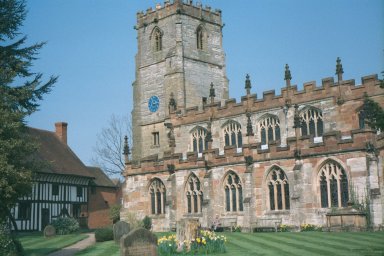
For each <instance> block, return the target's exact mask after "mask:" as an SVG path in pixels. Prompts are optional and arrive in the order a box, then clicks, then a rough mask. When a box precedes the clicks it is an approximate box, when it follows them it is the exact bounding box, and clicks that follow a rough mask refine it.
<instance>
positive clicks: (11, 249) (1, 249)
mask: <svg viewBox="0 0 384 256" xmlns="http://www.w3.org/2000/svg"><path fill="white" fill-rule="evenodd" d="M0 255H6V256H21V255H24V250H23V246H22V245H21V243H20V241H19V240H17V239H16V238H15V237H14V236H12V234H11V232H10V230H9V228H8V227H7V226H6V225H5V224H1V223H0Z"/></svg>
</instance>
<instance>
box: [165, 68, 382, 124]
mask: <svg viewBox="0 0 384 256" xmlns="http://www.w3.org/2000/svg"><path fill="white" fill-rule="evenodd" d="M379 84H380V80H379V79H378V76H377V74H375V75H369V76H364V77H362V78H361V84H360V85H356V84H355V80H354V79H351V80H343V81H340V83H337V82H334V79H333V78H332V77H327V78H324V79H322V85H321V86H317V85H316V82H315V81H310V82H306V83H304V84H303V89H302V90H298V88H297V85H292V86H290V87H289V88H288V87H284V88H282V89H281V93H280V95H276V93H275V90H269V91H265V92H263V97H262V98H257V95H256V94H250V95H246V96H243V97H241V101H240V102H236V99H228V100H223V101H220V102H219V101H216V102H214V103H210V104H204V106H203V108H201V107H200V108H199V107H198V106H195V107H190V108H188V109H186V110H185V111H184V112H183V113H182V112H180V111H179V112H177V111H173V112H171V113H170V118H171V119H172V120H174V126H178V125H182V124H187V123H191V122H196V121H201V120H208V118H209V117H211V116H212V115H213V116H214V117H215V118H226V117H230V116H234V115H241V114H245V112H247V111H248V112H251V113H253V112H257V111H263V110H267V109H274V108H275V109H280V108H283V107H284V106H285V105H286V103H287V101H286V99H287V98H289V99H290V104H291V105H295V104H297V105H303V104H310V103H311V102H316V101H320V100H323V99H325V98H332V99H334V102H336V100H337V98H338V95H339V94H340V93H341V94H342V95H343V100H344V101H350V100H358V99H361V100H362V99H363V96H364V94H365V93H367V95H368V96H369V97H374V96H379V95H384V90H383V89H382V88H380V86H379Z"/></svg>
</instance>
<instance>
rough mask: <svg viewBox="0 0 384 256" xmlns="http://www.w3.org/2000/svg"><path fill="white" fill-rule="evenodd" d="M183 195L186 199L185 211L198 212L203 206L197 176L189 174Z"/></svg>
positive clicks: (201, 192)
mask: <svg viewBox="0 0 384 256" xmlns="http://www.w3.org/2000/svg"><path fill="white" fill-rule="evenodd" d="M185 190H186V191H185V196H186V199H187V212H188V213H200V212H201V211H202V208H203V191H202V189H201V184H200V180H199V178H198V177H197V176H196V175H194V174H191V176H189V178H188V181H187V183H186V188H185Z"/></svg>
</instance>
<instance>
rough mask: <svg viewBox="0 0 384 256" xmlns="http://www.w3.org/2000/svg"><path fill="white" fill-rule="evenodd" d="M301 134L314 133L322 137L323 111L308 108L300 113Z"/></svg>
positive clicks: (315, 135)
mask: <svg viewBox="0 0 384 256" xmlns="http://www.w3.org/2000/svg"><path fill="white" fill-rule="evenodd" d="M300 119H301V135H302V136H304V135H313V136H314V137H320V136H322V135H323V113H322V112H321V110H320V109H316V108H312V107H310V108H306V109H305V110H304V111H302V112H301V113H300Z"/></svg>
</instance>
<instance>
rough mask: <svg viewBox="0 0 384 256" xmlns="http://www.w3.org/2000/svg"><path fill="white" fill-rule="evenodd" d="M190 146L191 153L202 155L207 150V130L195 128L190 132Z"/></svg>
mask: <svg viewBox="0 0 384 256" xmlns="http://www.w3.org/2000/svg"><path fill="white" fill-rule="evenodd" d="M191 144H192V148H193V152H197V153H202V152H203V151H204V150H206V149H208V138H207V129H205V128H203V127H200V126H198V127H195V128H194V129H193V130H192V131H191Z"/></svg>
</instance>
